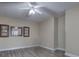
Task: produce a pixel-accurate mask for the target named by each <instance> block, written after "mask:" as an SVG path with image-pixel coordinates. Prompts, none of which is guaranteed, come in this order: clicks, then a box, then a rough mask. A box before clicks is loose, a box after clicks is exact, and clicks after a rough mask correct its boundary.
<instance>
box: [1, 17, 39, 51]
mask: <svg viewBox="0 0 79 59" xmlns="http://www.w3.org/2000/svg"><path fill="white" fill-rule="evenodd" d="M0 24H8V25H10V26H28V27H30V37H7V38H5V37H2V38H1V37H0V50H4V49H9V48H18V47H28V46H34V45H38V43H39V42H38V40H39V25H38V24H37V23H34V22H29V21H24V20H17V19H12V18H7V17H0Z"/></svg>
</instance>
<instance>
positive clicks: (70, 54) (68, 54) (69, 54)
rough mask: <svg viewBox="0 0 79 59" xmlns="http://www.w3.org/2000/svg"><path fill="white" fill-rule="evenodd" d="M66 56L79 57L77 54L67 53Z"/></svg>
mask: <svg viewBox="0 0 79 59" xmlns="http://www.w3.org/2000/svg"><path fill="white" fill-rule="evenodd" d="M65 55H66V56H69V57H79V56H78V55H75V54H72V53H68V52H66V53H65Z"/></svg>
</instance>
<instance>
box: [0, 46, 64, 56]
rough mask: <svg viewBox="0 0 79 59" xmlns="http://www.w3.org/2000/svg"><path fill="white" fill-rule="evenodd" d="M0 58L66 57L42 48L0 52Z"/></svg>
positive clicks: (62, 53)
mask: <svg viewBox="0 0 79 59" xmlns="http://www.w3.org/2000/svg"><path fill="white" fill-rule="evenodd" d="M0 57H65V56H64V52H61V51H56V52H54V51H50V50H48V49H45V48H41V47H31V48H23V49H16V50H8V51H2V52H0Z"/></svg>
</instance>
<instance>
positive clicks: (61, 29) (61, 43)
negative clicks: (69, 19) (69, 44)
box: [58, 15, 65, 49]
mask: <svg viewBox="0 0 79 59" xmlns="http://www.w3.org/2000/svg"><path fill="white" fill-rule="evenodd" d="M58 48H61V49H65V16H64V15H63V16H60V17H58Z"/></svg>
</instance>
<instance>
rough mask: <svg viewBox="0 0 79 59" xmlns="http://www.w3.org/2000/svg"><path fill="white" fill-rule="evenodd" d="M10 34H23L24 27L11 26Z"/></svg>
mask: <svg viewBox="0 0 79 59" xmlns="http://www.w3.org/2000/svg"><path fill="white" fill-rule="evenodd" d="M10 35H11V36H22V27H15V26H11V27H10Z"/></svg>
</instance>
